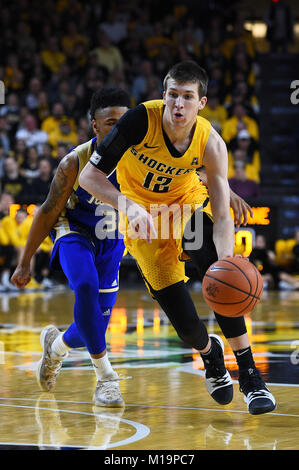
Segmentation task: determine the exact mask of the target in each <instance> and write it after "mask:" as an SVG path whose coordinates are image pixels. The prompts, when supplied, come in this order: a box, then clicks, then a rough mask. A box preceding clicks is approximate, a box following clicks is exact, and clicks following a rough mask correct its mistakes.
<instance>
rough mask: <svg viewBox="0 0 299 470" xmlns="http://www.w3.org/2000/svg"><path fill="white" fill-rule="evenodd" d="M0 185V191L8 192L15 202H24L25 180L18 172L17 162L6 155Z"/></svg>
mask: <svg viewBox="0 0 299 470" xmlns="http://www.w3.org/2000/svg"><path fill="white" fill-rule="evenodd" d="M1 186H2V191H3V192H8V193H10V194H11V195H12V196H13V197H14V199H15V202H16V203H18V204H22V203H23V202H24V192H25V187H26V181H25V179H24V178H23V176H22V175H21V174H20V170H19V165H18V163H17V162H16V160H15V159H14V158H12V157H8V158H7V159H6V160H5V161H4V176H3V178H2V183H1Z"/></svg>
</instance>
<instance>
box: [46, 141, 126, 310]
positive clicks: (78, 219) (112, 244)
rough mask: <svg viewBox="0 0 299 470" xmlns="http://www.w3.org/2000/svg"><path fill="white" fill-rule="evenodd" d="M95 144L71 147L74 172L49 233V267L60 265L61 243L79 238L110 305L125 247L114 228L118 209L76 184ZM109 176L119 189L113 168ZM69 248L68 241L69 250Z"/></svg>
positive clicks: (113, 300)
mask: <svg viewBox="0 0 299 470" xmlns="http://www.w3.org/2000/svg"><path fill="white" fill-rule="evenodd" d="M95 145H96V137H95V138H93V139H92V140H90V141H88V142H86V143H84V144H81V145H78V146H77V147H75V149H73V150H74V151H75V152H76V154H77V157H78V173H77V177H76V181H75V183H74V186H73V191H72V193H71V195H70V197H69V199H68V201H67V204H66V206H65V208H64V209H63V211H62V212H61V214H60V216H59V218H58V220H57V222H56V224H55V226H54V227H53V229H52V230H51V233H50V236H51V239H52V241H53V243H54V247H53V250H52V254H51V260H50V267H51V268H52V269H54V270H61V269H62V266H61V265H60V260H59V246H60V245H61V243H68V244H72V242H74V241H76V242H77V241H80V243H83V244H84V245H85V246H87V247H88V249H89V250H90V252H91V253H92V256H93V260H94V264H95V266H96V268H97V270H98V275H99V289H100V292H101V293H106V295H107V294H109V295H110V296H112V297H113V296H114V297H113V299H112V298H111V299H110V305H113V303H114V302H115V300H116V297H115V296H116V293H117V291H118V288H119V283H118V273H119V265H120V262H121V259H122V257H123V253H124V250H125V245H124V242H123V237H122V235H121V234H120V233H119V231H118V213H117V211H115V210H114V209H113V207H111V206H109V205H108V204H103V203H102V202H101V201H99V200H97V199H96V198H95V197H94V196H92V195H91V194H90V193H88V192H87V191H85V190H84V189H83V188H81V186H80V185H79V175H80V173H81V171H82V169H83V168H84V166H85V165H86V163H87V162H88V161H89V158H90V155H91V154H92V152H93V150H94V147H95ZM109 180H110V181H111V183H112V184H114V186H115V187H116V188H117V189H119V185H118V182H117V179H116V171H114V172H113V173H111V175H109ZM73 246H74V245H73ZM71 250H72V245H70V252H71ZM74 269H75V270H76V269H77V270H78V269H80V266H74ZM70 287H72V286H71V283H70Z"/></svg>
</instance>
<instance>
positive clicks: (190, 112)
mask: <svg viewBox="0 0 299 470" xmlns="http://www.w3.org/2000/svg"><path fill="white" fill-rule="evenodd" d="M206 102H207V98H206V97H205V96H203V97H202V98H199V95H198V83H192V82H186V83H178V82H177V81H176V80H174V79H173V78H169V79H168V83H167V90H166V91H164V93H163V103H164V105H165V117H166V119H168V120H170V123H171V124H172V125H174V126H179V127H185V126H189V125H193V124H194V122H195V120H196V116H197V114H198V111H199V110H200V109H203V108H204V107H205V104H206Z"/></svg>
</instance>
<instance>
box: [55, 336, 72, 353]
mask: <svg viewBox="0 0 299 470" xmlns="http://www.w3.org/2000/svg"><path fill="white" fill-rule="evenodd" d="M70 349H71V348H69V347H68V346H67V345H66V344H65V342H64V341H63V333H60V335H58V336H57V338H56V339H54V341H53V343H52V346H51V352H52V353H53V355H54V356H64V355H65V354H66V353H67V352H68V351H69V350H70Z"/></svg>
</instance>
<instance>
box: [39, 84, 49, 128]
mask: <svg viewBox="0 0 299 470" xmlns="http://www.w3.org/2000/svg"><path fill="white" fill-rule="evenodd" d="M49 114H50V105H49V99H48V93H46V92H45V91H41V92H40V93H39V95H38V100H37V118H38V120H39V122H42V121H43V120H45V119H46V118H47V117H48V116H49Z"/></svg>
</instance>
